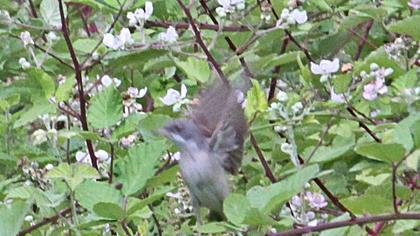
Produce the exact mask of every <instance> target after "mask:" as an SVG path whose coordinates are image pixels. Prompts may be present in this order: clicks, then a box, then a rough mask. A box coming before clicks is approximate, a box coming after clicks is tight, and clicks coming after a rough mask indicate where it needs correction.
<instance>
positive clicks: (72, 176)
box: [46, 163, 100, 190]
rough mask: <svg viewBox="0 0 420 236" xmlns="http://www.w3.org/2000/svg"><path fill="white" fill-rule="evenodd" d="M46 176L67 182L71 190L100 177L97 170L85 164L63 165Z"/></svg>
mask: <svg viewBox="0 0 420 236" xmlns="http://www.w3.org/2000/svg"><path fill="white" fill-rule="evenodd" d="M46 176H47V177H48V178H58V179H63V180H65V181H66V182H67V184H68V186H69V188H70V189H71V190H74V189H75V188H76V187H77V186H78V185H79V184H80V183H82V182H83V180H85V179H96V178H99V177H100V176H99V174H98V172H97V171H96V170H95V168H93V167H91V166H89V165H87V164H84V163H73V164H71V165H69V164H67V163H61V164H60V165H59V166H57V167H54V168H53V169H52V170H50V171H49V172H48V173H47V175H46Z"/></svg>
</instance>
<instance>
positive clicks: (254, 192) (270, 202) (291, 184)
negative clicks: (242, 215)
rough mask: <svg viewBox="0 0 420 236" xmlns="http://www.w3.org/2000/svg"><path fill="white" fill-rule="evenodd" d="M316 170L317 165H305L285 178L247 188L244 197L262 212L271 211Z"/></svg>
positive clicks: (301, 186)
mask: <svg viewBox="0 0 420 236" xmlns="http://www.w3.org/2000/svg"><path fill="white" fill-rule="evenodd" d="M318 172H319V167H318V165H310V166H306V167H304V168H303V169H300V170H299V171H298V172H296V173H295V174H293V175H291V176H290V177H288V178H287V179H284V180H282V181H280V182H278V183H275V184H272V185H270V186H268V187H265V188H264V187H261V186H254V187H252V188H251V189H250V190H248V192H247V194H246V197H247V199H248V200H249V202H250V203H251V206H252V207H255V208H258V209H261V210H262V211H263V213H268V212H271V210H274V209H276V208H278V207H279V206H281V205H282V204H283V203H285V202H286V201H287V200H289V199H291V198H292V197H293V196H294V195H296V194H297V193H299V192H300V191H302V188H303V186H304V185H305V184H306V183H307V182H308V181H309V180H311V179H312V178H314V177H315V176H316V175H317V174H318Z"/></svg>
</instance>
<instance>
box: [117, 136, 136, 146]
mask: <svg viewBox="0 0 420 236" xmlns="http://www.w3.org/2000/svg"><path fill="white" fill-rule="evenodd" d="M136 139H137V135H135V134H130V135H128V136H127V137H122V138H121V140H120V143H121V146H123V147H130V146H132V145H133V144H134V142H135V141H136Z"/></svg>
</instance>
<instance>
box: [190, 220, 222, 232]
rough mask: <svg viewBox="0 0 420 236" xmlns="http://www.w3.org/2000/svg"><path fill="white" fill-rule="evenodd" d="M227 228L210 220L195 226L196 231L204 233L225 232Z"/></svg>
mask: <svg viewBox="0 0 420 236" xmlns="http://www.w3.org/2000/svg"><path fill="white" fill-rule="evenodd" d="M226 230H227V229H226V227H225V226H223V225H222V224H221V223H219V222H212V223H208V224H204V225H199V226H198V227H197V231H198V232H200V233H205V234H212V233H222V232H225V231H226Z"/></svg>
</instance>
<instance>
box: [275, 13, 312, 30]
mask: <svg viewBox="0 0 420 236" xmlns="http://www.w3.org/2000/svg"><path fill="white" fill-rule="evenodd" d="M307 20H308V14H307V13H306V11H305V10H299V9H293V10H292V11H290V10H289V9H287V8H284V9H283V10H282V12H281V14H280V18H279V19H278V20H277V22H276V26H277V27H279V28H281V29H287V28H289V26H290V25H296V24H299V25H300V24H303V23H305V22H306V21H307Z"/></svg>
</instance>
